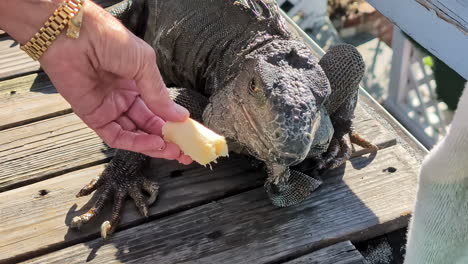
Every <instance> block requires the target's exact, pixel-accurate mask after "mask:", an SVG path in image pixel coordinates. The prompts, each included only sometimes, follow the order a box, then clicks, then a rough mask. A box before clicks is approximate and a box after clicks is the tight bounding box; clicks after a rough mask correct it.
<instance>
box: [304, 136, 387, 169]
mask: <svg viewBox="0 0 468 264" xmlns="http://www.w3.org/2000/svg"><path fill="white" fill-rule="evenodd" d="M353 143H354V144H356V145H358V146H361V147H363V148H365V149H368V150H369V151H371V152H375V151H377V150H378V149H379V148H378V147H377V146H376V145H374V144H372V143H370V142H369V141H367V140H366V139H364V138H363V137H361V136H360V135H359V134H357V133H356V132H351V133H349V134H346V135H344V136H343V137H341V138H339V139H338V138H335V137H333V138H332V140H331V142H330V145H329V147H328V150H327V152H325V153H324V154H322V156H321V157H320V158H315V164H314V167H313V171H314V172H313V173H312V175H321V174H322V172H323V171H325V170H328V169H335V168H338V167H340V166H341V165H343V164H344V163H345V162H346V161H347V160H349V159H350V158H351V154H352V151H353V149H354V148H353V145H352V144H353Z"/></svg>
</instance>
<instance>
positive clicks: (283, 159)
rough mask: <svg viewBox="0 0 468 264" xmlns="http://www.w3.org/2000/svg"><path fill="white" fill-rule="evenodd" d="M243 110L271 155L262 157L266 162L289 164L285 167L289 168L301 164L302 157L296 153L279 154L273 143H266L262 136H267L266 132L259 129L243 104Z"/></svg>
mask: <svg viewBox="0 0 468 264" xmlns="http://www.w3.org/2000/svg"><path fill="white" fill-rule="evenodd" d="M241 109H242V113H243V115H244V117H245V118H246V119H247V121H248V122H249V124H250V127H251V128H252V129H253V131H254V132H255V134H256V135H257V138H258V140H259V141H260V142H261V143H262V144H263V146H264V147H265V149H266V150H267V152H266V153H267V154H268V155H271V157H260V158H263V159H264V160H269V161H275V162H278V163H287V164H285V165H289V166H292V165H294V164H296V163H298V162H300V160H301V159H300V155H297V154H296V153H291V152H279V151H278V149H277V148H276V147H274V145H273V144H272V143H271V142H267V141H265V138H264V137H263V136H262V135H265V133H264V131H262V129H261V128H259V125H258V124H257V123H256V122H255V120H254V119H253V118H252V115H251V114H250V113H249V111H248V110H247V109H246V108H245V106H244V105H242V104H241ZM255 152H257V153H259V152H258V151H255Z"/></svg>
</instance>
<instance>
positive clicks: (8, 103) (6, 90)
mask: <svg viewBox="0 0 468 264" xmlns="http://www.w3.org/2000/svg"><path fill="white" fill-rule="evenodd" d="M0 105H1V106H2V111H1V113H0V130H2V129H7V128H11V127H14V126H18V125H23V124H27V123H31V122H34V121H38V120H42V119H45V118H50V117H53V116H58V115H62V114H65V113H70V112H71V111H72V110H71V107H70V105H69V104H68V102H66V101H65V99H63V97H62V96H61V95H60V94H59V93H57V91H56V90H55V88H54V87H53V85H52V83H51V82H50V81H49V79H48V78H47V76H46V75H45V74H44V73H41V74H31V75H27V76H23V77H19V78H15V79H11V80H7V81H3V82H0Z"/></svg>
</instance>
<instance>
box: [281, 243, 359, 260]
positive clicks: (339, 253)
mask: <svg viewBox="0 0 468 264" xmlns="http://www.w3.org/2000/svg"><path fill="white" fill-rule="evenodd" d="M283 264H365V260H364V257H363V256H362V255H361V253H359V251H357V250H356V248H355V247H354V246H353V244H351V242H350V241H344V242H340V243H337V244H335V245H332V246H329V247H326V248H322V249H320V250H317V251H314V252H312V253H310V254H307V255H305V256H302V257H300V258H296V259H293V260H291V261H288V262H284V263H283Z"/></svg>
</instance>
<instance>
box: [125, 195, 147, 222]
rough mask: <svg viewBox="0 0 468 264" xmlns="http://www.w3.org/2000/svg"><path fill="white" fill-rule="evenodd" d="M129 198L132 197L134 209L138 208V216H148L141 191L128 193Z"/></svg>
mask: <svg viewBox="0 0 468 264" xmlns="http://www.w3.org/2000/svg"><path fill="white" fill-rule="evenodd" d="M128 194H129V195H130V197H132V199H133V201H134V202H135V205H136V207H137V208H138V211H140V214H141V215H143V216H144V217H147V216H148V206H147V205H146V203H145V198H144V196H143V194H142V193H141V191H140V190H139V189H135V188H134V189H132V190H130V192H129V193H128Z"/></svg>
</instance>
